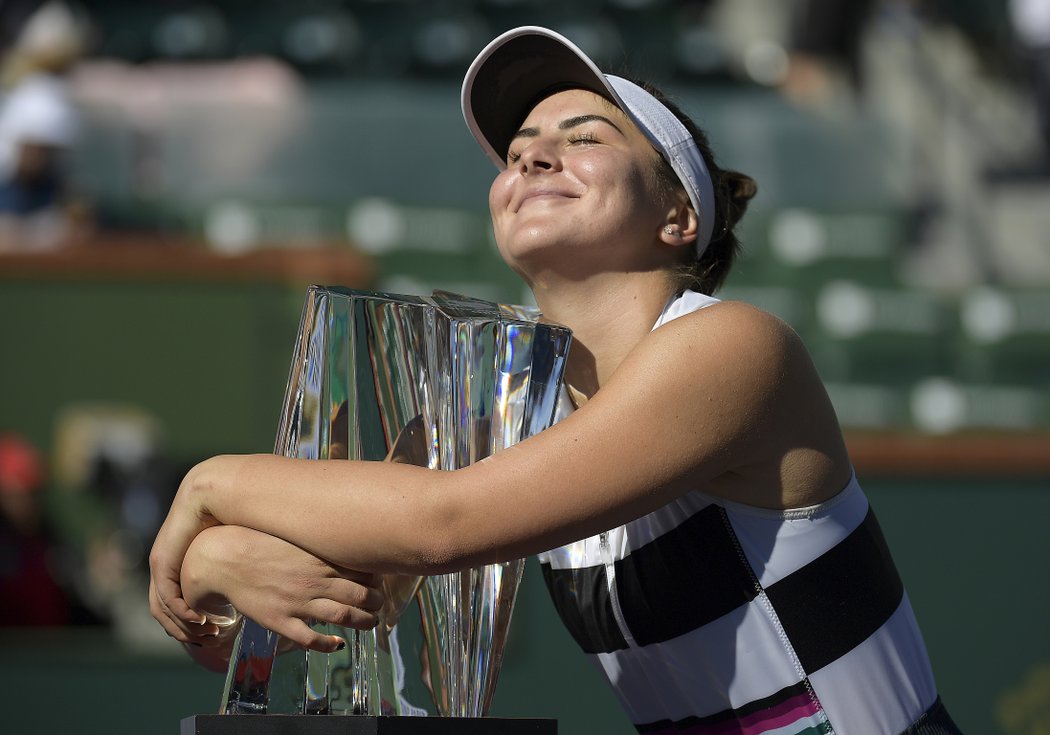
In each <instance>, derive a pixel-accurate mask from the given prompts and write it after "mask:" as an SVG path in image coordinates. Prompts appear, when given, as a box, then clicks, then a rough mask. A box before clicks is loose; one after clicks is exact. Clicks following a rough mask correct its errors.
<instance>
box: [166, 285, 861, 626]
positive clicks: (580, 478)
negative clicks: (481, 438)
mask: <svg viewBox="0 0 1050 735" xmlns="http://www.w3.org/2000/svg"><path fill="white" fill-rule="evenodd" d="M826 403H827V401H826V396H824V393H823V389H822V388H821V387H820V383H819V380H817V379H816V375H815V372H814V371H813V369H812V366H811V365H810V363H809V359H808V356H807V355H806V353H805V350H804V349H803V348H802V347H801V345H800V344H799V342H798V339H797V337H796V336H795V335H794V333H793V332H791V330H790V329H789V328H787V327H786V326H785V325H783V323H781V322H779V320H776V319H775V318H773V317H771V316H769V315H767V314H764V313H762V312H760V311H758V310H756V309H753V308H751V307H747V306H746V305H743V304H731V303H725V304H721V305H717V306H712V307H709V308H707V309H704V310H702V311H700V312H697V313H695V314H691V315H688V316H684V317H681V318H679V319H676V320H675V321H673V322H671V323H669V324H667V325H665V326H663V327H661V328H660V329H658V330H655V331H654V332H653V333H652V334H650V335H648V336H647V337H646V338H645V339H644V340H643V341H642V342H641V343H640V344H639V345H638V346H637V347H636V348H635V349H634V350H633V351H632V353H631V354H630V355H629V356H628V358H627V359H626V360H625V361H624V362H623V363H622V364H621V366H620V367H619V368H618V369H617V371H616V373H615V374H614V375H613V376H612V378H611V379H610V380H609V382H608V384H607V385H605V386H603V387H602V389H601V390H600V391H599V392H598V393H597V394H596V395H595V396H594V397H593V398H592V399H591V400H590V401H589V402H588V403H587V405H586V406H584V407H583V408H582V409H581V410H579V411H577V412H576V413H575V414H573V415H572V416H570V417H569V418H568V419H566V420H565V421H563V422H561V423H559V424H557V425H555V426H553V427H552V428H550V429H548V430H547V431H544V432H541V433H540V434H539V435H537V436H535V437H532V438H530V439H527V440H525V441H523V442H521V443H519V444H517V445H515V446H513V447H511V448H509V449H507V450H504V451H502V452H500V453H498V454H496V455H494V456H492V457H489V458H487V459H485V460H483V461H481V462H478V463H476V464H474V465H472V466H470V467H466V468H464V469H461V470H457V471H455V472H438V471H432V470H427V469H421V468H417V467H410V466H404V465H392V464H389V463H381V462H349V461H328V462H324V461H301V460H292V459H287V458H281V457H275V456H270V455H266V456H247V457H244V456H225V457H217V458H214V459H212V460H207V461H206V462H204V463H202V464H200V465H198V466H197V467H196V468H194V470H192V471H191V473H190V474H189V475H187V477H186V479H185V481H184V482H183V484H182V486H181V488H180V490H179V492H178V495H177V497H176V499H175V502H174V503H173V506H172V510H171V513H170V514H169V517H168V520H167V521H166V522H165V525H164V528H162V530H161V533H160V534H159V535H158V539H157V544H156V545H155V546H154V553H153V556H152V568H153V570H154V574H155V579H156V581H157V585H158V589H159V590H160V592H161V595H162V597H164V598H165V599H169V597H170V598H176V597H177V588H176V586H175V585H177V582H178V568H179V566H178V565H179V564H180V563H181V558H182V555H183V553H184V551H185V548H186V547H187V546H188V544H189V542H190V540H192V538H193V536H195V535H196V534H197V533H199V532H200V531H201V530H202V529H203V528H206V527H208V526H210V525H215V524H238V525H243V526H246V527H250V528H255V529H258V530H261V531H265V532H266V533H270V534H273V535H275V536H278V537H280V538H284V539H287V540H289V541H291V542H294V543H295V544H297V545H299V546H302V548H304V549H306V550H308V551H310V552H311V553H313V554H315V555H317V556H319V557H322V558H326V559H331V560H333V561H335V562H336V563H338V564H342V565H346V566H353V567H356V568H361V569H365V570H368V571H377V572H386V571H392V572H405V573H413V572H415V573H424V574H430V573H435V572H443V571H449V570H453V569H459V568H463V567H466V566H472V565H477V564H482V563H488V562H493V561H498V560H505V559H512V558H517V557H520V556H525V555H527V554H531V553H535V552H537V551H541V550H543V549H547V548H552V547H554V546H557V545H560V544H563V543H567V542H569V541H572V540H575V539H578V538H582V537H584V536H587V535H591V534H593V533H597V532H599V531H601V530H603V529H607V528H611V527H613V526H616V525H618V524H620V523H624V522H626V521H628V520H630V519H633V518H637V517H639V516H641V515H643V514H645V513H647V512H649V511H651V510H653V509H655V508H658V507H660V506H661V505H663V504H665V503H667V502H668V501H669V500H671V499H672V498H673V497H675V496H677V495H679V494H681V493H683V492H686V491H688V490H691V489H703V490H705V491H708V492H715V493H718V492H719V488H721V487H723V486H724V487H730V486H731V483H726V482H725V478H727V477H729V476H730V475H736V474H746V473H756V474H760V475H762V476H763V477H764V478H766V479H768V480H769V482H766V483H765V484H766V485H768V486H769V488H770V489H769V490H767V491H764V492H765V493H766V494H765V495H757V496H755V497H738V498H736V499H740V500H743V501H744V502H752V503H754V504H757V505H767V506H769V507H778V506H779V507H783V504H787V503H792V502H795V501H796V500H799V499H802V500H805V499H807V498H811V497H812V496H813V495H814V494H820V493H828V489H829V488H831V487H834V490H838V489H839V488H841V487H842V486H843V485H844V484H845V482H846V479H848V461H844V453H843V452H841V437H840V436H839V434H838V427H837V424H835V421H834V415H833V413H832V412H831V411H830V408H829V407H828V406H827V405H826ZM800 415H805V416H806V422H805V423H808V424H815V425H817V426H818V428H815V429H814V428H811V429H800V428H799V426H800V425H802V423H803V422H799V421H798V418H799V416H800ZM172 604H173V606H176V607H177V605H178V600H176V599H173V602H172ZM176 607H173V609H174V611H175V613H176V615H177V616H179V617H181V618H183V619H185V616H186V615H192V611H191V610H190V609H189V608H188V607H186V608H185V609H176Z"/></svg>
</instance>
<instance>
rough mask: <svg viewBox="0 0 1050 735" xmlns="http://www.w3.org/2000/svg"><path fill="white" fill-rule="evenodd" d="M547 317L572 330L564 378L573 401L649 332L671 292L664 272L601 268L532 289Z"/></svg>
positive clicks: (590, 389) (600, 380)
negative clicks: (576, 278) (585, 275)
mask: <svg viewBox="0 0 1050 735" xmlns="http://www.w3.org/2000/svg"><path fill="white" fill-rule="evenodd" d="M535 296H536V303H537V305H538V306H539V308H540V310H541V311H542V312H543V315H544V316H545V317H546V318H548V319H550V320H551V321H554V322H557V323H559V324H564V325H565V326H567V327H569V328H570V329H571V330H572V335H573V342H572V349H571V351H570V353H569V359H568V362H567V363H566V367H565V382H566V383H568V385H569V386H570V395H572V396H573V397H574V402H575V403H577V404H579V403H580V402H581V401H584V400H586V399H588V398H590V397H591V396H593V395H594V393H595V392H596V391H597V390H598V389H599V388H600V387H601V386H602V385H604V384H605V382H606V381H607V380H608V379H609V377H610V376H611V375H612V374H613V373H614V372H615V371H616V368H618V367H619V366H620V363H621V362H623V360H624V358H625V357H627V355H628V353H630V351H631V350H632V349H634V347H635V345H637V344H638V342H640V341H641V340H642V339H643V338H644V337H645V336H646V335H647V334H648V333H649V332H650V331H652V328H653V324H654V323H655V322H656V319H657V318H658V317H659V316H660V313H661V311H662V310H663V308H664V306H665V305H666V304H667V300H668V298H669V297H670V296H671V286H670V283H669V280H668V278H667V276H666V274H665V273H663V272H660V271H651V272H645V273H626V274H611V273H606V274H602V275H601V276H597V277H594V278H591V279H588V280H586V281H576V282H564V283H561V284H559V285H558V286H556V287H549V288H537V289H535Z"/></svg>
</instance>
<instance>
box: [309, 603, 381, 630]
mask: <svg viewBox="0 0 1050 735" xmlns="http://www.w3.org/2000/svg"><path fill="white" fill-rule="evenodd" d="M308 608H309V613H310V616H311V617H312V618H313V619H314V620H317V621H321V622H325V623H334V624H335V625H341V626H342V627H344V628H356V629H357V630H371V629H372V628H374V627H375V626H376V623H378V622H379V616H378V615H377V614H376V613H377V611H370V610H362V609H361V608H359V607H354V606H353V605H344V604H342V603H340V602H336V601H335V600H314V601H313V602H311V603H310V604H309V605H308Z"/></svg>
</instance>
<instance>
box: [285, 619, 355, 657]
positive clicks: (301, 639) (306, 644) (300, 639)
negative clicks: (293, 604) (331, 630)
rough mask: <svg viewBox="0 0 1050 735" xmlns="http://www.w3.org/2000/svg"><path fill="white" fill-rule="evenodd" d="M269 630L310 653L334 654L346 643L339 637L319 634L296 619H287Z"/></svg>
mask: <svg viewBox="0 0 1050 735" xmlns="http://www.w3.org/2000/svg"><path fill="white" fill-rule="evenodd" d="M270 630H273V631H274V632H275V633H278V634H280V635H281V636H282V637H283V638H286V639H287V640H289V641H292V642H293V643H296V644H297V645H300V646H302V647H303V648H309V649H310V650H311V651H320V652H322V653H335V652H336V651H341V650H342V649H343V648H345V647H346V641H345V640H343V639H342V638H340V637H339V636H336V635H326V634H324V633H319V632H318V631H316V630H314V629H313V628H311V627H310V626H309V625H307V624H306V623H305V622H303V621H302V620H299V619H298V618H288V619H286V620H284V621H283V622H282V623H281V624H280V625H278V626H277V627H275V628H271V629H270Z"/></svg>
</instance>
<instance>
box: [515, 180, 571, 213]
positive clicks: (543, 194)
mask: <svg viewBox="0 0 1050 735" xmlns="http://www.w3.org/2000/svg"><path fill="white" fill-rule="evenodd" d="M548 197H556V198H562V199H578V198H579V195H578V194H577V193H576V192H573V191H569V190H566V189H560V188H556V187H551V186H538V187H534V188H531V189H528V190H526V191H525V193H524V194H522V195H521V197H520V198H519V199H518V200H517V201H516V202H514V204H513V207H512V210H513V211H515V212H517V211H518V210H519V209H521V207H522V205H523V204H525V202H528V201H530V200H533V199H543V198H548Z"/></svg>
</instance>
